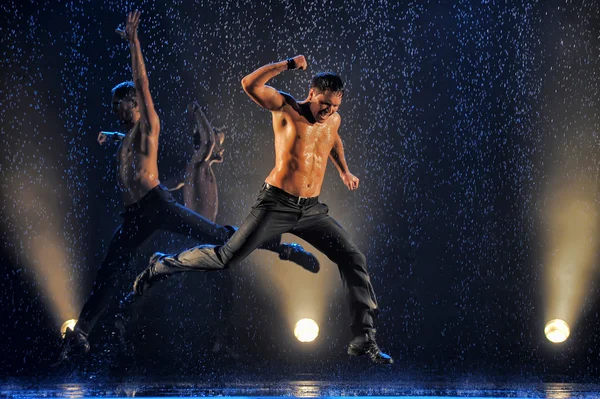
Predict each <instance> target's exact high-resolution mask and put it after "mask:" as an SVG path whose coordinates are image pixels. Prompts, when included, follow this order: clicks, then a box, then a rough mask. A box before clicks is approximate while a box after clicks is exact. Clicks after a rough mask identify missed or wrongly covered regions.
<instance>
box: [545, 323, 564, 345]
mask: <svg viewBox="0 0 600 399" xmlns="http://www.w3.org/2000/svg"><path fill="white" fill-rule="evenodd" d="M544 333H545V334H546V338H548V341H550V342H553V343H555V344H558V343H561V342H565V341H566V340H567V338H569V334H570V333H571V329H570V328H569V325H568V324H567V322H566V321H564V320H561V319H554V320H550V321H549V322H548V323H546V327H545V328H544Z"/></svg>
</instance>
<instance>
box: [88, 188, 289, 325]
mask: <svg viewBox="0 0 600 399" xmlns="http://www.w3.org/2000/svg"><path fill="white" fill-rule="evenodd" d="M121 216H122V217H123V223H122V224H121V225H120V226H119V227H118V228H117V230H116V231H115V233H114V234H113V237H112V239H111V241H110V244H109V245H108V250H107V253H106V257H105V258H104V261H103V262H102V265H101V266H100V268H99V269H98V273H97V275H96V280H95V281H94V286H93V288H92V293H91V294H90V296H89V297H88V299H87V301H86V303H85V305H84V306H83V309H82V311H81V314H80V316H79V319H78V322H77V329H79V330H80V331H82V332H83V333H85V334H89V332H90V331H91V330H92V328H93V327H94V325H95V324H96V322H97V321H98V319H99V318H100V316H101V315H102V313H103V312H104V311H105V310H106V308H107V307H108V306H109V304H110V300H111V299H112V296H113V291H114V288H115V286H116V285H117V282H118V280H119V277H120V274H121V272H122V267H123V266H125V265H127V264H128V263H129V261H130V259H131V257H132V256H133V254H134V253H135V250H136V249H137V248H138V247H139V246H140V245H141V244H142V243H143V242H144V241H145V240H146V239H148V238H149V237H150V236H151V235H152V234H153V233H154V232H156V231H157V230H167V231H170V232H173V233H179V234H182V235H184V236H189V237H193V238H195V239H197V240H198V241H199V242H202V243H207V244H223V243H224V242H225V241H227V239H228V238H230V237H231V236H232V235H233V233H234V232H235V228H233V227H229V226H220V225H218V224H215V223H213V222H211V221H209V220H208V219H206V218H204V217H202V216H201V215H199V214H197V213H195V212H193V211H192V210H190V209H188V208H186V207H184V206H183V205H181V204H179V203H178V202H177V201H176V200H175V199H174V198H173V196H172V195H171V193H170V192H169V191H167V189H166V188H165V187H164V186H162V185H159V186H156V187H155V188H153V189H152V190H150V191H149V192H148V194H146V195H145V196H144V197H143V198H142V199H141V200H139V201H138V202H136V203H134V204H132V205H130V206H128V207H127V208H126V210H125V212H123V213H122V214H121ZM278 244H279V241H277V240H276V239H275V240H272V241H270V242H269V243H268V244H266V245H264V246H262V247H261V248H263V249H274V248H275V247H276V246H278Z"/></svg>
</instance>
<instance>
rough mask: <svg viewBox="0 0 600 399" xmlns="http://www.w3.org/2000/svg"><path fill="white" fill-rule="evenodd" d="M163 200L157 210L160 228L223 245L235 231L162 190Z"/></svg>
mask: <svg viewBox="0 0 600 399" xmlns="http://www.w3.org/2000/svg"><path fill="white" fill-rule="evenodd" d="M160 194H161V202H160V205H158V206H157V209H156V212H157V217H158V219H159V223H160V228H161V229H163V230H167V231H170V232H173V233H178V234H181V235H185V236H188V237H194V238H195V239H197V240H198V241H200V242H202V243H205V244H214V245H222V244H224V243H225V241H227V239H228V238H229V237H231V236H232V234H233V232H234V231H235V230H234V229H233V228H232V227H226V226H220V225H218V224H216V223H213V222H211V221H210V220H208V219H206V218H205V217H203V216H201V215H199V214H197V213H196V212H194V211H192V210H191V209H188V208H186V207H185V206H183V205H181V204H179V203H178V202H177V201H175V199H174V198H173V196H172V195H171V194H170V193H168V192H166V191H164V192H161V193H160Z"/></svg>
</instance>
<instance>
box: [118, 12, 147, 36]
mask: <svg viewBox="0 0 600 399" xmlns="http://www.w3.org/2000/svg"><path fill="white" fill-rule="evenodd" d="M140 15H142V13H141V12H140V11H138V10H135V11H134V12H130V13H129V15H127V21H125V30H122V29H119V28H117V29H115V32H117V33H118V34H119V35H120V36H121V37H122V38H123V39H125V40H129V43H132V42H134V41H136V40H137V38H138V35H137V29H138V25H139V24H140Z"/></svg>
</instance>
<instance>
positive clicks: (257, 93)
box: [244, 85, 285, 111]
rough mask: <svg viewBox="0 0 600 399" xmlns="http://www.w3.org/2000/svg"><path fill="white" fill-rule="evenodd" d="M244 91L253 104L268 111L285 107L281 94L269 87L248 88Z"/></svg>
mask: <svg viewBox="0 0 600 399" xmlns="http://www.w3.org/2000/svg"><path fill="white" fill-rule="evenodd" d="M244 91H245V92H246V94H248V96H249V97H250V98H251V99H252V100H253V101H254V102H255V103H257V104H258V105H260V106H261V107H263V108H266V109H268V110H270V111H276V110H278V109H280V108H281V107H283V106H284V105H285V98H284V96H283V94H281V92H279V91H278V90H277V89H275V88H273V87H271V86H267V85H263V86H248V87H244Z"/></svg>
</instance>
